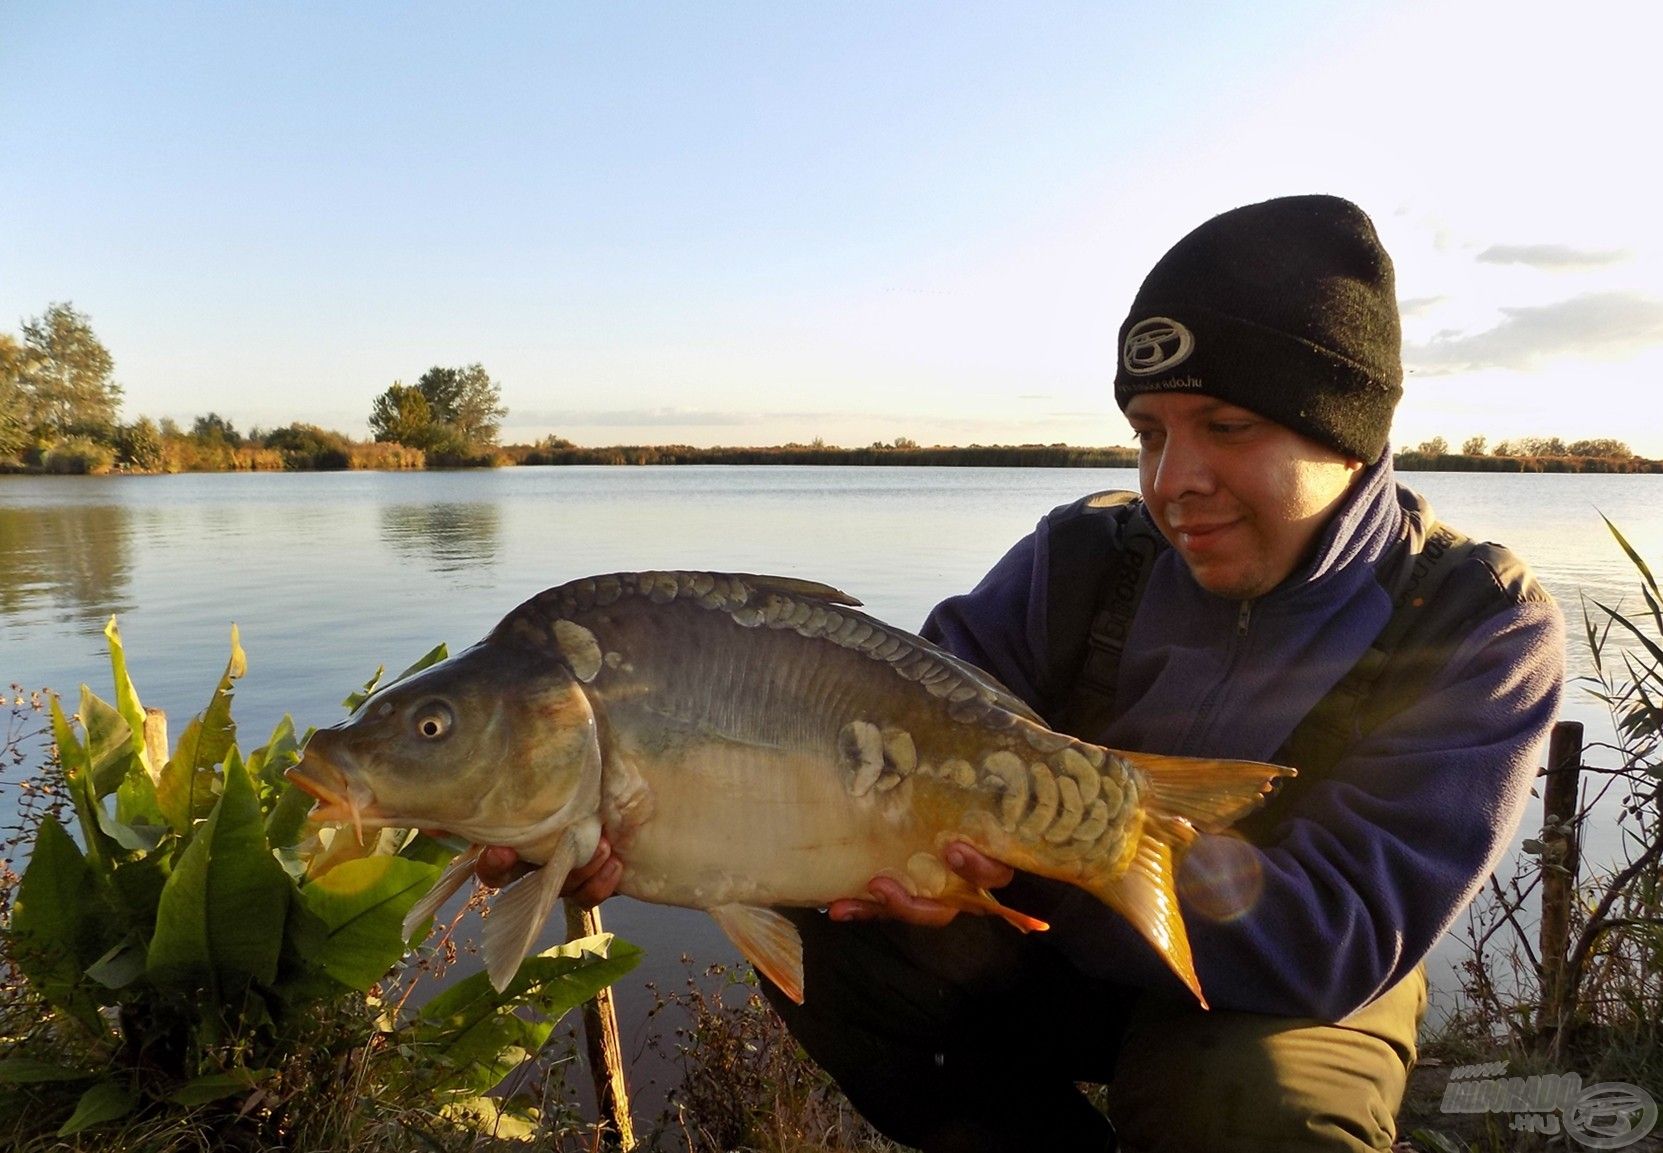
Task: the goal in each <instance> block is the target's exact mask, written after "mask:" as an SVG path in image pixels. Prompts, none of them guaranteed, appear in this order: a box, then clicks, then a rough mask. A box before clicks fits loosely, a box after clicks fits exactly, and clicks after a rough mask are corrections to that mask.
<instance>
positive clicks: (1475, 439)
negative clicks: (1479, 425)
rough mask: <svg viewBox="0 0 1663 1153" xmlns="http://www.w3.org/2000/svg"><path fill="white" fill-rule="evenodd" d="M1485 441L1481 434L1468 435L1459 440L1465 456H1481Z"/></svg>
mask: <svg viewBox="0 0 1663 1153" xmlns="http://www.w3.org/2000/svg"><path fill="white" fill-rule="evenodd" d="M1485 443H1486V442H1485V438H1484V437H1482V436H1469V437H1467V439H1466V440H1463V441H1462V442H1461V451H1462V453H1464V454H1465V455H1467V456H1483V455H1484V445H1485Z"/></svg>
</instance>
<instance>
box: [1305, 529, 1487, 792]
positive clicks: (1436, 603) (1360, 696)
mask: <svg viewBox="0 0 1663 1153" xmlns="http://www.w3.org/2000/svg"><path fill="white" fill-rule="evenodd" d="M1414 536H1415V534H1414V533H1411V534H1410V536H1409V537H1408V538H1406V539H1404V540H1400V541H1398V542H1397V543H1396V544H1394V545H1393V546H1392V550H1391V552H1390V553H1389V554H1388V556H1387V558H1386V561H1385V563H1384V564H1383V565H1382V567H1381V571H1382V573H1383V574H1385V576H1386V583H1387V589H1388V591H1390V592H1392V593H1393V594H1394V595H1393V598H1392V615H1391V617H1390V618H1389V619H1388V620H1387V621H1386V625H1385V627H1384V628H1383V629H1381V630H1380V635H1379V636H1377V637H1375V638H1374V643H1373V644H1371V645H1369V648H1368V651H1367V652H1365V653H1364V654H1363V655H1362V656H1361V657H1360V658H1359V659H1358V661H1357V663H1356V664H1354V665H1352V666H1351V669H1350V671H1348V672H1347V673H1346V674H1345V676H1343V677H1341V678H1340V680H1339V683H1338V684H1336V685H1335V686H1334V687H1333V688H1332V689H1330V690H1329V691H1328V694H1327V695H1326V696H1324V697H1323V698H1322V699H1321V700H1320V701H1318V702H1317V703H1316V705H1315V706H1313V707H1312V709H1311V711H1310V712H1309V713H1307V714H1306V715H1305V719H1304V720H1302V721H1300V722H1299V725H1298V726H1297V727H1296V728H1295V729H1294V731H1293V733H1292V734H1291V735H1290V736H1289V737H1288V740H1287V743H1286V744H1284V745H1283V746H1282V750H1281V752H1280V753H1279V754H1278V756H1280V757H1286V758H1288V759H1287V760H1286V761H1284V762H1283V763H1285V764H1292V765H1294V766H1296V767H1297V768H1298V769H1299V771H1300V773H1301V774H1302V775H1303V774H1307V773H1322V772H1326V771H1327V770H1328V769H1329V768H1332V767H1333V765H1334V764H1335V763H1337V762H1338V761H1339V759H1340V757H1341V756H1342V755H1344V752H1345V750H1346V749H1347V748H1349V747H1350V746H1351V745H1353V744H1355V743H1356V741H1357V739H1358V738H1359V737H1361V736H1363V735H1364V734H1365V733H1366V732H1368V731H1369V730H1371V729H1373V728H1374V727H1375V726H1377V725H1378V724H1379V723H1380V722H1381V721H1383V720H1384V719H1385V717H1384V716H1382V715H1381V714H1380V711H1379V710H1378V709H1377V708H1374V707H1366V706H1370V705H1373V704H1374V703H1375V702H1374V690H1375V686H1376V685H1377V684H1378V683H1379V681H1380V678H1381V675H1382V674H1383V673H1385V671H1386V669H1387V667H1388V666H1390V665H1391V664H1392V659H1393V655H1394V654H1395V653H1397V652H1398V651H1399V650H1400V649H1402V648H1403V642H1404V640H1405V639H1407V638H1409V637H1410V636H1418V637H1420V638H1422V639H1423V640H1430V639H1432V634H1431V633H1430V632H1429V630H1428V629H1427V628H1426V627H1425V626H1426V622H1427V621H1428V620H1430V619H1432V618H1433V617H1434V616H1436V617H1437V618H1439V619H1445V620H1447V619H1448V617H1449V616H1450V615H1451V614H1450V612H1449V610H1450V609H1451V608H1457V610H1458V616H1459V617H1460V618H1467V619H1470V617H1471V614H1472V611H1473V610H1474V609H1475V608H1477V607H1479V606H1477V605H1474V604H1472V603H1470V602H1469V603H1467V604H1464V605H1460V606H1456V605H1453V604H1452V602H1450V601H1448V600H1446V599H1443V598H1441V597H1440V596H1439V589H1440V588H1441V587H1442V586H1443V583H1444V581H1445V579H1446V578H1447V577H1448V576H1449V574H1450V573H1451V572H1453V571H1455V570H1456V569H1458V568H1459V567H1460V566H1461V564H1462V563H1463V562H1465V560H1466V559H1467V557H1468V556H1469V555H1471V553H1472V550H1473V549H1474V547H1476V546H1475V544H1474V542H1473V541H1472V540H1471V538H1469V537H1467V536H1464V535H1463V534H1461V533H1459V532H1456V531H1455V530H1454V529H1452V528H1450V527H1449V526H1448V525H1444V524H1439V525H1437V526H1436V527H1434V528H1433V529H1432V531H1431V532H1430V533H1428V534H1427V535H1426V537H1425V539H1424V540H1422V541H1417V540H1415V539H1414ZM1417 545H1418V546H1419V547H1417ZM1452 623H1453V622H1452ZM1440 647H1441V646H1440ZM1416 663H1419V662H1416ZM1434 671H1435V670H1434ZM1393 711H1394V712H1395V711H1396V710H1395V709H1394V710H1393Z"/></svg>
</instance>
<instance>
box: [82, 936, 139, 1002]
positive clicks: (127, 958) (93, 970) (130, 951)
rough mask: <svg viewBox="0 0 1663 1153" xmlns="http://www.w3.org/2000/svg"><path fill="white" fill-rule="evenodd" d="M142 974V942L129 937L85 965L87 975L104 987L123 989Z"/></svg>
mask: <svg viewBox="0 0 1663 1153" xmlns="http://www.w3.org/2000/svg"><path fill="white" fill-rule="evenodd" d="M143 974H144V942H143V941H140V940H138V939H137V938H135V937H129V938H128V939H127V940H125V941H123V942H121V943H120V944H119V945H117V946H116V947H115V948H113V949H111V950H110V951H109V952H107V953H105V954H104V955H103V956H102V957H100V958H98V960H96V961H94V962H93V963H92V964H91V965H88V966H87V976H89V977H91V978H92V979H93V980H94V981H97V982H98V983H99V984H100V985H103V986H104V987H105V988H106V989H125V988H126V987H127V986H128V985H131V984H132V983H133V982H134V981H136V980H138V979H139V977H141V976H142V975H143Z"/></svg>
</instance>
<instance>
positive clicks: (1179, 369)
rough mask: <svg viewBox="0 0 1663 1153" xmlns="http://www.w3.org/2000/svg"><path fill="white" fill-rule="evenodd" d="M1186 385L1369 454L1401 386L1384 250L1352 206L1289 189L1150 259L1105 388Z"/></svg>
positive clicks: (1175, 388) (1386, 426) (1380, 441)
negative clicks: (1109, 385) (1110, 381)
mask: <svg viewBox="0 0 1663 1153" xmlns="http://www.w3.org/2000/svg"><path fill="white" fill-rule="evenodd" d="M1190 391H1193V392H1199V393H1205V394H1206V395H1208V396H1214V397H1217V398H1218V399H1220V400H1225V401H1228V402H1230V403H1231V404H1239V405H1240V406H1241V407H1243V408H1246V409H1251V410H1252V411H1254V412H1257V413H1259V414H1260V415H1262V416H1267V417H1269V418H1270V419H1272V420H1274V421H1276V422H1277V423H1278V424H1283V425H1286V426H1287V427H1288V428H1291V429H1293V430H1294V431H1295V432H1298V433H1302V434H1303V435H1305V436H1308V437H1310V438H1311V439H1312V440H1314V441H1317V442H1319V443H1321V444H1325V445H1328V446H1329V447H1331V448H1335V449H1338V450H1339V451H1340V452H1343V453H1345V454H1346V455H1347V456H1351V457H1355V458H1356V459H1358V460H1362V461H1364V462H1365V463H1370V464H1372V463H1373V462H1374V461H1376V460H1378V459H1379V458H1380V455H1381V453H1383V452H1384V451H1385V448H1386V437H1387V434H1388V433H1389V432H1390V430H1391V424H1392V411H1393V410H1394V409H1395V408H1396V407H1397V401H1398V398H1399V397H1400V396H1402V395H1403V360H1402V333H1401V329H1400V327H1399V323H1398V313H1397V293H1396V288H1395V282H1394V278H1393V276H1392V259H1391V257H1390V256H1388V255H1387V254H1386V250H1385V249H1384V248H1382V247H1381V246H1380V237H1379V236H1378V235H1377V234H1376V233H1375V231H1374V224H1373V223H1372V222H1371V221H1370V220H1369V218H1368V216H1367V215H1365V214H1364V212H1363V210H1362V209H1360V208H1358V207H1357V206H1356V205H1355V204H1352V203H1351V202H1350V201H1349V200H1341V199H1340V198H1339V197H1336V196H1288V197H1283V198H1282V199H1279V200H1267V201H1265V202H1264V203H1263V204H1250V205H1247V206H1246V207H1244V208H1235V209H1232V210H1230V211H1229V212H1226V213H1223V214H1222V215H1219V216H1215V217H1213V218H1212V219H1211V220H1209V221H1207V222H1206V223H1205V224H1203V225H1201V227H1199V228H1197V229H1196V230H1195V231H1194V232H1191V233H1190V234H1189V235H1188V236H1186V237H1184V238H1183V239H1182V240H1180V241H1179V242H1178V243H1177V244H1175V245H1173V246H1172V250H1171V251H1170V252H1168V253H1167V254H1166V255H1165V256H1163V257H1161V259H1160V262H1159V263H1157V264H1156V265H1155V267H1154V269H1153V270H1151V271H1150V273H1149V275H1148V277H1146V278H1145V279H1144V282H1143V287H1142V288H1140V289H1138V294H1137V299H1135V300H1134V301H1133V302H1132V311H1131V314H1130V315H1129V316H1127V318H1126V323H1125V324H1123V325H1121V327H1120V367H1119V370H1118V371H1117V372H1116V373H1115V378H1114V398H1115V400H1116V401H1117V402H1118V403H1119V404H1120V407H1121V408H1122V409H1124V408H1125V407H1126V404H1127V402H1128V401H1130V400H1131V399H1132V397H1133V396H1136V395H1137V394H1138V393H1140V392H1190Z"/></svg>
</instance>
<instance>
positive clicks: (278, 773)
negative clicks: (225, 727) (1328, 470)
mask: <svg viewBox="0 0 1663 1153" xmlns="http://www.w3.org/2000/svg"><path fill="white" fill-rule="evenodd" d="M308 735H310V733H308ZM299 761H300V742H299V741H297V740H296V739H295V735H294V718H293V717H291V716H289V715H288V714H287V713H284V714H283V719H282V720H280V721H278V722H277V727H276V728H275V729H273V730H272V731H271V736H270V738H268V739H267V741H266V743H265V744H263V745H261V746H260V747H259V748H257V749H255V750H254V751H253V752H252V753H250V754H248V757H247V759H246V760H245V761H244V767H245V768H247V769H248V775H249V776H250V777H253V778H254V783H255V784H257V785H258V786H259V787H260V796H261V799H262V800H265V799H266V798H267V794H268V791H274V792H272V795H275V791H283V790H287V789H288V787H289V780H288V778H287V777H285V776H284V775H283V774H284V772H285V771H287V770H288V769H289V768H291V767H292V766H294V765H295V764H298V763H299Z"/></svg>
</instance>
